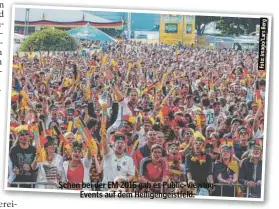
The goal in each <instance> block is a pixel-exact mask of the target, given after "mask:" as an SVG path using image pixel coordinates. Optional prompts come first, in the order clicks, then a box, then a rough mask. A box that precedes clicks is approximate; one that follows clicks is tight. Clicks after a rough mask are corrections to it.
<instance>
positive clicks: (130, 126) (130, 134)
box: [121, 115, 137, 153]
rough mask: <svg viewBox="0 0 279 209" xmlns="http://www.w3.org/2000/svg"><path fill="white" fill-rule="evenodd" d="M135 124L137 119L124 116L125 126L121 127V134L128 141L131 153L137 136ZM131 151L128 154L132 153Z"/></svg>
mask: <svg viewBox="0 0 279 209" xmlns="http://www.w3.org/2000/svg"><path fill="white" fill-rule="evenodd" d="M135 123H136V118H135V117H131V116H128V115H124V116H123V124H122V127H121V132H122V133H123V134H124V135H125V137H126V138H127V139H128V141H127V148H128V150H129V151H130V148H131V146H133V145H132V144H133V140H134V136H135V135H136V134H137V133H136V130H134V125H135ZM129 151H128V153H130V152H129Z"/></svg>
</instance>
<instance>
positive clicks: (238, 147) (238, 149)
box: [234, 126, 250, 160]
mask: <svg viewBox="0 0 279 209" xmlns="http://www.w3.org/2000/svg"><path fill="white" fill-rule="evenodd" d="M238 135H239V143H236V142H234V152H235V156H236V157H237V158H238V159H239V160H241V159H243V158H244V157H243V154H244V153H245V152H246V151H247V149H248V143H249V140H250V134H249V133H248V130H247V128H246V127H245V126H240V127H239V128H238Z"/></svg>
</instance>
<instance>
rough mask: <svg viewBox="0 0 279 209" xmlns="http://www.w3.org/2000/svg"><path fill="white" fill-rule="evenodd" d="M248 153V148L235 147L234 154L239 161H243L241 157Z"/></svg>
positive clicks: (237, 145) (236, 145)
mask: <svg viewBox="0 0 279 209" xmlns="http://www.w3.org/2000/svg"><path fill="white" fill-rule="evenodd" d="M246 151H247V147H241V146H240V145H239V144H235V145H234V153H235V156H236V157H238V159H241V156H242V155H243V154H244V153H245V152H246Z"/></svg>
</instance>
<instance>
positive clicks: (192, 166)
mask: <svg viewBox="0 0 279 209" xmlns="http://www.w3.org/2000/svg"><path fill="white" fill-rule="evenodd" d="M192 157H193V154H188V155H187V156H186V159H185V167H186V172H190V173H191V174H192V179H193V180H195V182H196V183H201V184H203V183H207V177H208V176H209V175H210V174H212V159H211V157H210V155H208V154H205V162H204V163H200V162H199V161H194V160H192Z"/></svg>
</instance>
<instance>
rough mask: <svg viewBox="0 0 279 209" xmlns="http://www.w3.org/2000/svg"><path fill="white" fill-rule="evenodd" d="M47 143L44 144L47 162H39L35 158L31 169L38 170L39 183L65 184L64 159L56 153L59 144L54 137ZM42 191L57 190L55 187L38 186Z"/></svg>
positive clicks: (49, 137)
mask: <svg viewBox="0 0 279 209" xmlns="http://www.w3.org/2000/svg"><path fill="white" fill-rule="evenodd" d="M46 138H47V142H46V143H45V144H44V148H45V151H46V161H44V162H37V157H35V159H34V161H33V163H32V165H31V167H32V169H33V170H36V169H39V170H38V176H37V182H46V183H47V182H50V183H55V184H58V183H59V181H61V182H64V181H65V177H64V171H63V158H62V156H60V155H58V154H56V153H55V149H56V146H57V144H56V143H55V140H54V138H53V137H52V136H47V137H46ZM37 188H40V189H55V188H56V187H55V186H53V185H37Z"/></svg>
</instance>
